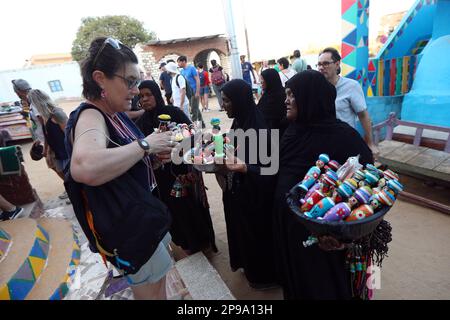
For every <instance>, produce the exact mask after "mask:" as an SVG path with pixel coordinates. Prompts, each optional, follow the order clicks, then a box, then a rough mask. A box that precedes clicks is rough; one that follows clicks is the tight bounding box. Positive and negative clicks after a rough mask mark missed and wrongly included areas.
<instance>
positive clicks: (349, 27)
mask: <svg viewBox="0 0 450 320" xmlns="http://www.w3.org/2000/svg"><path fill="white" fill-rule="evenodd" d="M341 22H342V31H341V32H342V39H344V38H345V37H346V36H347V35H348V34H349V33H350V32H352V31H353V30H355V29H356V26H355V24H353V23H350V22H348V21H346V20H341Z"/></svg>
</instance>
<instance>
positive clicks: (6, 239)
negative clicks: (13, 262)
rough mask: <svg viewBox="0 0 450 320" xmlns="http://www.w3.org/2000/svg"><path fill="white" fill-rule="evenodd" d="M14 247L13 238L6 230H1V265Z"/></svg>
mask: <svg viewBox="0 0 450 320" xmlns="http://www.w3.org/2000/svg"><path fill="white" fill-rule="evenodd" d="M11 246H12V239H11V236H10V235H9V234H8V232H6V231H5V230H3V229H1V228H0V263H2V261H3V259H5V258H6V256H7V255H8V252H9V250H10V249H11Z"/></svg>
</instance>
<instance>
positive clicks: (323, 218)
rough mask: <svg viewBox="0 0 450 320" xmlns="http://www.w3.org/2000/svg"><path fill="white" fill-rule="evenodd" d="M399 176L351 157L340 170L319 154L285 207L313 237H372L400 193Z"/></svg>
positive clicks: (342, 239)
mask: <svg viewBox="0 0 450 320" xmlns="http://www.w3.org/2000/svg"><path fill="white" fill-rule="evenodd" d="M398 179H399V177H398V175H397V174H396V173H395V172H393V171H391V170H386V171H382V170H379V169H378V168H376V167H375V166H374V165H372V164H367V165H366V166H365V167H363V166H362V165H360V164H359V162H358V157H351V158H349V159H348V160H347V162H346V163H345V164H344V165H343V166H341V165H340V164H338V163H337V162H336V161H333V160H331V161H330V159H329V157H328V155H326V154H321V155H320V156H319V159H318V160H317V162H316V165H315V166H313V167H311V168H310V170H309V171H308V173H307V174H306V175H305V177H304V178H303V180H302V181H301V182H299V183H298V184H296V185H295V186H294V187H293V188H292V189H291V190H290V191H289V193H288V195H287V204H288V205H289V208H290V210H291V211H292V212H293V213H294V214H295V216H296V217H297V218H298V220H299V221H300V222H301V223H302V224H303V225H304V226H305V227H306V228H307V229H308V230H309V231H310V232H311V234H312V235H313V236H315V237H317V236H323V235H329V236H333V237H335V238H336V239H338V240H341V241H344V242H347V241H352V240H357V239H360V238H362V237H364V236H366V235H369V234H370V233H372V232H373V231H374V230H375V229H376V227H377V226H378V224H379V223H380V222H381V221H382V220H383V218H384V216H385V215H386V213H387V212H388V211H389V210H390V208H391V207H392V206H393V204H394V203H395V200H396V197H397V195H398V194H399V192H401V191H402V190H403V186H402V184H401V183H400V182H399V180H398Z"/></svg>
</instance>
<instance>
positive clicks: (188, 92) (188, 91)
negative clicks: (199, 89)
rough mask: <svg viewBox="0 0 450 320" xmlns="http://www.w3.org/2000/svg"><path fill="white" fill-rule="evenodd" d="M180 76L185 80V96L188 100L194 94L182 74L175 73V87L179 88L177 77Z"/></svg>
mask: <svg viewBox="0 0 450 320" xmlns="http://www.w3.org/2000/svg"><path fill="white" fill-rule="evenodd" d="M180 76H181V77H183V78H184V82H186V97H187V98H188V99H189V100H190V99H191V98H192V97H193V96H194V90H192V87H191V85H190V84H189V81H188V80H187V79H186V78H185V77H184V76H183V75H182V74H177V76H176V78H175V83H176V84H177V87H178V88H180V84H179V83H178V77H180Z"/></svg>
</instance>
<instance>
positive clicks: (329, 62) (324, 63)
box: [316, 61, 335, 68]
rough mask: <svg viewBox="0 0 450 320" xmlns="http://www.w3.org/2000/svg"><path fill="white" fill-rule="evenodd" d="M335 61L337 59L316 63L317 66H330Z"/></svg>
mask: <svg viewBox="0 0 450 320" xmlns="http://www.w3.org/2000/svg"><path fill="white" fill-rule="evenodd" d="M332 63H335V61H324V62H319V63H317V64H316V67H324V68H326V67H328V66H329V65H330V64H332Z"/></svg>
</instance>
